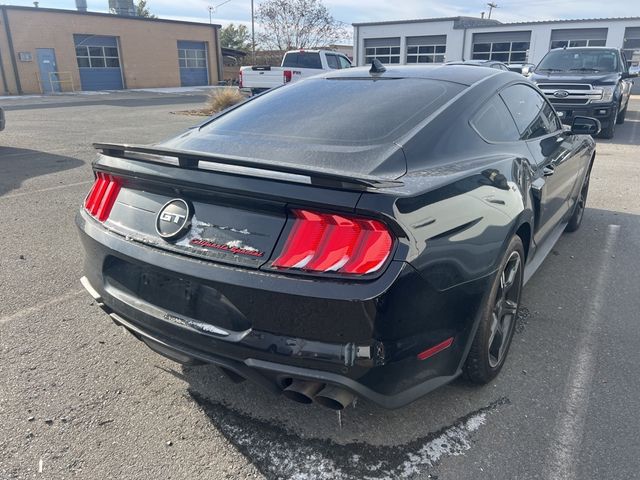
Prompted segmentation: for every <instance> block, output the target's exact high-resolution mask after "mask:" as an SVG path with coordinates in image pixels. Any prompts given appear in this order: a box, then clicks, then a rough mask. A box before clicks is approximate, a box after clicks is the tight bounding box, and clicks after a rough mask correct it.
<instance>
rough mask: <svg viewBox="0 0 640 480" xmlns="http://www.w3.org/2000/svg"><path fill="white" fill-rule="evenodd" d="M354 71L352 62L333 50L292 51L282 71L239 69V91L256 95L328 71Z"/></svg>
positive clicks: (285, 58) (263, 67) (260, 67)
mask: <svg viewBox="0 0 640 480" xmlns="http://www.w3.org/2000/svg"><path fill="white" fill-rule="evenodd" d="M342 68H351V61H350V60H349V59H348V58H347V57H346V56H345V55H343V54H342V53H339V52H334V51H332V50H291V51H289V52H287V53H285V54H284V57H283V58H282V65H281V66H279V67H270V66H254V67H242V68H240V78H239V80H240V89H242V90H244V91H251V93H252V94H254V95H255V94H257V93H260V92H264V91H265V90H269V89H270V88H273V87H279V86H280V85H282V84H284V83H290V82H295V81H297V80H301V79H303V78H307V77H311V76H313V75H317V74H319V73H322V72H323V71H325V70H338V69H342Z"/></svg>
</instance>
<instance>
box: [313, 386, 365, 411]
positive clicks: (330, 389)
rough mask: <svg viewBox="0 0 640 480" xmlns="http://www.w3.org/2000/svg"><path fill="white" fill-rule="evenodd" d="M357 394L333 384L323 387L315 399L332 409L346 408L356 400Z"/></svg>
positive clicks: (319, 403)
mask: <svg viewBox="0 0 640 480" xmlns="http://www.w3.org/2000/svg"><path fill="white" fill-rule="evenodd" d="M355 398H356V397H355V395H354V394H353V393H351V392H349V391H348V390H345V389H343V388H340V387H335V386H333V385H328V386H327V387H325V388H323V389H322V390H321V391H320V393H318V394H317V395H316V396H315V397H314V398H313V399H314V400H315V401H316V403H318V405H322V406H323V407H327V408H329V409H331V410H344V409H345V408H347V407H348V406H349V405H351V403H353V401H354V400H355Z"/></svg>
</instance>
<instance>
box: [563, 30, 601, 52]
mask: <svg viewBox="0 0 640 480" xmlns="http://www.w3.org/2000/svg"><path fill="white" fill-rule="evenodd" d="M607 32H608V30H607V29H606V28H561V29H555V30H552V31H551V49H552V50H553V49H554V48H565V47H604V46H605V45H606V43H607Z"/></svg>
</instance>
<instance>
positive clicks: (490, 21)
mask: <svg viewBox="0 0 640 480" xmlns="http://www.w3.org/2000/svg"><path fill="white" fill-rule="evenodd" d="M424 22H454V24H455V23H458V24H464V23H467V22H469V23H473V24H474V25H473V26H485V25H486V26H491V25H500V24H501V22H499V21H498V20H493V19H490V18H478V17H441V18H419V19H411V20H389V21H386V22H365V23H354V24H353V26H354V27H368V26H371V25H394V24H399V23H401V24H404V23H424ZM475 24H477V25H475ZM454 26H455V25H454ZM458 28H469V27H464V26H461V27H458Z"/></svg>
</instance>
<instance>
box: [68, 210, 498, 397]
mask: <svg viewBox="0 0 640 480" xmlns="http://www.w3.org/2000/svg"><path fill="white" fill-rule="evenodd" d="M76 220H77V224H78V227H79V229H80V232H81V240H82V243H83V246H84V248H85V251H86V265H85V275H86V276H85V277H84V278H83V279H82V283H83V285H84V286H85V288H86V289H87V290H88V291H89V293H90V294H91V295H92V296H93V298H94V299H95V300H96V302H97V303H98V304H99V305H100V306H101V308H102V309H103V310H104V311H105V312H106V313H108V314H109V315H110V316H111V318H112V319H113V320H114V321H115V322H116V323H117V324H120V325H123V326H124V327H125V328H127V330H129V331H130V332H131V333H133V334H134V335H135V336H136V337H137V338H139V339H140V340H143V341H144V342H145V343H146V344H147V345H148V346H149V347H151V348H152V349H153V350H155V351H157V352H158V353H160V354H162V355H164V356H167V357H169V358H172V359H173V360H176V361H179V362H182V363H193V362H195V363H210V364H213V365H217V366H219V367H222V368H223V369H225V370H226V371H227V372H229V371H230V372H233V373H234V374H235V375H236V376H237V377H238V378H244V379H248V380H250V381H253V382H255V383H258V384H261V385H263V386H265V387H266V388H268V389H270V390H272V391H275V392H278V391H281V390H282V389H283V387H284V386H285V385H286V383H287V381H290V380H291V379H307V380H314V381H317V382H322V383H326V384H331V385H337V386H340V387H343V388H345V389H347V390H349V391H351V392H352V393H354V394H356V395H358V396H361V397H363V398H366V399H368V400H370V401H373V402H375V403H377V404H379V405H381V406H383V407H386V408H397V407H400V406H403V405H405V404H407V403H409V402H411V401H413V400H415V399H416V398H419V397H420V396H422V395H424V394H425V393H427V392H428V391H430V390H432V389H434V388H436V387H438V386H440V385H443V384H445V383H447V382H449V381H451V380H452V379H454V378H455V377H456V376H458V375H459V374H460V372H461V367H462V363H463V360H464V358H465V357H466V353H467V351H468V346H469V345H470V339H471V338H472V336H473V334H474V333H475V327H476V324H477V320H478V318H479V312H480V306H481V305H482V302H483V300H484V295H485V294H486V291H487V290H488V286H489V284H490V282H491V279H492V276H488V277H484V278H482V279H479V280H476V281H473V282H467V283H465V284H462V285H459V286H457V287H454V288H450V289H448V290H445V291H438V290H437V289H435V288H433V287H432V286H431V285H429V284H428V282H426V281H425V280H424V279H423V277H422V276H421V275H420V274H419V273H418V272H417V271H416V270H414V269H413V267H411V266H409V265H408V264H406V263H404V262H395V261H394V262H392V263H391V264H390V265H389V268H388V269H387V271H385V273H384V274H383V275H382V276H381V277H379V278H378V279H376V280H373V281H370V282H349V283H345V282H336V281H335V280H332V281H326V280H323V281H311V280H309V279H302V278H299V277H298V278H296V277H292V276H285V275H279V274H273V273H267V272H262V271H250V270H248V269H241V268H231V267H225V266H222V265H220V264H216V263H213V262H206V261H202V260H193V259H190V258H188V257H185V256H182V255H179V254H173V253H167V252H165V251H162V250H159V249H157V248H154V247H151V246H148V245H144V244H141V243H138V242H134V241H131V240H129V239H126V238H125V237H122V236H120V235H118V234H115V233H113V232H110V231H108V230H107V229H105V228H104V227H103V226H102V225H101V224H99V223H98V222H95V221H94V220H93V219H91V218H90V217H88V216H87V215H86V214H85V213H84V212H83V211H81V212H80V213H79V214H78V216H77V219H76ZM145 282H155V283H152V284H151V285H150V286H148V287H149V288H147V287H144V286H143V285H144V283H145ZM163 284H164V285H166V284H169V285H170V286H171V287H172V288H174V287H175V288H176V289H186V290H187V292H186V296H187V297H188V301H187V302H185V301H184V300H180V299H178V297H175V298H173V297H172V295H173V291H172V290H166V288H165V286H163ZM194 286H195V290H192V289H193V288H194ZM150 291H152V292H155V293H149V292H150ZM193 292H196V293H197V292H200V295H199V296H198V295H195V296H194V295H193ZM168 297H171V298H168ZM196 297H197V298H196ZM203 298H204V299H205V300H206V302H208V303H206V304H205V305H204V306H203V305H195V304H194V302H196V303H197V302H202V301H204V300H203ZM174 303H175V304H176V305H180V307H179V308H176V309H177V310H178V311H175V310H174V309H172V308H171V307H172V305H173V304H174ZM185 305H187V307H188V308H189V310H188V312H187V310H185V309H186V308H187V307H185ZM194 305H195V306H194ZM203 312H204V313H203ZM191 313H193V316H190V315H191ZM203 315H204V316H203ZM207 315H209V316H207ZM210 317H213V318H214V320H212V321H211V322H209V321H208V318H210ZM448 338H453V339H454V341H453V344H452V345H451V346H450V347H449V348H447V349H446V350H444V351H442V352H440V353H438V354H437V355H435V356H433V357H431V358H428V359H426V360H419V359H418V358H417V355H418V353H420V352H422V351H424V350H426V349H428V348H430V347H432V346H434V345H437V344H439V343H441V342H442V341H443V340H446V339H448Z"/></svg>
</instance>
